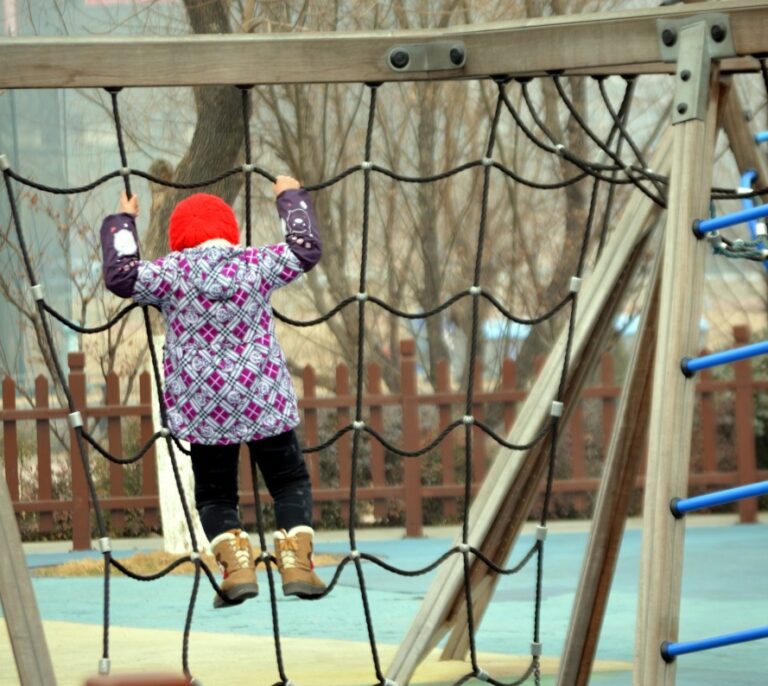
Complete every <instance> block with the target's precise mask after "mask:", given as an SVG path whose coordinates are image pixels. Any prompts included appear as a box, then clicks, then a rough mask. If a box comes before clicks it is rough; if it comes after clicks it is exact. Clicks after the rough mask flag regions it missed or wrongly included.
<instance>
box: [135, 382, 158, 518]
mask: <svg viewBox="0 0 768 686" xmlns="http://www.w3.org/2000/svg"><path fill="white" fill-rule="evenodd" d="M139 403H140V404H141V405H144V406H146V407H147V408H148V409H147V411H146V413H142V415H141V419H140V420H139V426H140V429H139V431H140V436H141V443H142V445H143V444H144V443H146V442H147V441H148V440H149V439H150V438H152V435H153V434H154V433H155V428H154V425H153V423H152V378H151V377H150V375H149V372H142V373H141V375H140V376H139ZM160 440H163V439H160ZM141 492H142V494H143V495H154V496H157V495H158V492H157V455H156V454H155V446H154V445H153V446H152V447H151V448H150V449H149V450H148V451H147V453H146V454H145V455H144V457H143V458H142V460H141ZM144 521H145V523H146V525H147V526H148V527H150V528H151V529H157V528H158V527H159V526H160V503H159V502H158V506H157V507H153V508H145V509H144Z"/></svg>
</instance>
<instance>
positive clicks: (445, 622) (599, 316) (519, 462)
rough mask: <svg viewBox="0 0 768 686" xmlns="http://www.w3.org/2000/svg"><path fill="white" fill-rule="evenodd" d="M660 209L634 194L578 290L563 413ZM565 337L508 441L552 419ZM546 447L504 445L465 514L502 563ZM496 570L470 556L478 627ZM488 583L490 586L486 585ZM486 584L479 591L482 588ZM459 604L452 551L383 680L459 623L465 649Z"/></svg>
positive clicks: (480, 544)
mask: <svg viewBox="0 0 768 686" xmlns="http://www.w3.org/2000/svg"><path fill="white" fill-rule="evenodd" d="M669 146H670V138H669V136H665V137H664V138H663V139H662V141H661V142H660V143H659V146H658V148H657V150H656V153H655V154H654V156H653V159H652V161H651V165H652V167H653V169H656V170H658V171H659V172H660V173H661V174H666V173H667V172H668V169H669V165H668V163H667V157H668V151H669ZM657 212H658V208H657V207H656V206H655V205H654V204H653V203H652V202H651V201H650V200H649V199H648V198H647V197H646V196H645V195H644V194H642V193H641V192H639V191H635V192H634V193H633V195H632V197H631V198H630V201H629V202H628V204H627V207H626V208H625V210H624V213H623V215H622V217H621V218H620V220H619V223H618V225H617V228H616V230H615V231H614V234H613V236H612V238H611V239H610V241H609V242H608V244H607V246H606V249H605V251H604V253H603V256H602V257H601V259H600V260H599V261H598V263H597V264H596V265H595V268H594V270H593V271H592V273H591V274H589V275H588V276H587V277H585V278H584V282H583V284H582V288H581V291H580V294H579V310H578V312H579V316H578V321H577V324H576V330H575V336H574V342H573V348H572V352H571V363H572V364H571V370H570V374H569V379H568V382H567V389H566V403H565V412H566V414H567V412H568V411H569V406H570V407H572V406H573V404H574V401H575V399H576V398H577V397H578V395H579V393H580V391H581V388H582V387H583V384H584V382H585V379H586V377H587V375H588V373H589V371H590V370H591V369H592V368H593V365H594V363H595V362H596V361H597V359H598V358H599V356H600V354H601V353H602V351H603V349H604V342H605V339H606V338H607V337H608V336H609V335H610V333H611V329H612V323H613V320H614V317H615V313H616V310H617V309H618V307H619V305H620V303H621V301H622V299H623V296H624V294H625V292H626V289H627V287H628V284H629V283H630V281H631V279H632V275H633V273H634V267H635V266H636V265H637V264H639V263H640V262H641V261H642V258H643V250H644V245H645V241H646V239H647V237H648V233H649V226H650V225H652V224H653V219H654V217H655V216H656V214H657ZM565 342H566V335H565V333H563V334H561V336H560V338H559V339H558V341H557V342H556V344H555V346H554V347H553V350H552V352H551V353H550V356H549V358H548V360H547V363H546V364H545V366H544V368H543V369H542V372H541V374H540V376H539V379H538V381H537V384H536V386H535V387H534V388H533V390H532V391H531V393H530V394H529V395H528V397H527V399H526V401H525V402H524V403H523V405H522V407H521V409H520V412H519V414H518V417H517V420H516V422H515V424H514V426H513V428H512V430H511V432H510V434H509V436H508V440H509V441H511V442H513V443H518V444H521V443H527V442H530V441H531V440H532V439H533V437H534V436H536V435H537V434H538V433H539V431H540V430H541V428H542V427H543V426H544V424H545V422H547V421H549V419H550V408H551V403H552V400H553V399H554V398H555V394H556V389H557V387H558V384H559V381H560V373H561V367H562V358H563V351H564V349H565ZM546 455H547V452H546V450H545V446H543V445H541V444H539V445H537V446H536V448H534V449H532V450H531V451H529V452H528V453H520V452H514V451H507V450H502V451H500V453H499V454H498V456H497V458H496V460H495V461H494V463H493V466H492V467H491V469H490V470H489V473H488V475H487V477H486V479H485V481H484V483H483V485H482V487H481V489H480V491H479V493H478V495H477V496H476V498H475V500H474V503H473V506H472V509H471V511H470V517H469V536H468V541H469V543H470V545H472V546H474V547H475V548H477V549H479V550H481V551H482V552H483V554H485V555H486V556H487V557H489V558H490V559H492V560H494V561H495V562H496V563H497V564H499V565H504V564H505V563H506V560H507V557H508V556H509V552H510V550H511V548H512V545H513V543H514V541H515V540H516V538H517V536H518V534H519V532H520V529H521V527H522V525H523V523H524V521H525V519H526V518H527V515H528V512H529V511H530V507H531V505H532V503H533V501H534V499H535V498H536V496H537V492H538V487H539V484H540V483H541V479H542V476H543V474H544V472H545V469H546ZM496 579H497V575H496V574H495V573H493V572H492V571H491V570H489V569H488V567H487V566H486V565H485V564H483V563H479V562H478V561H476V560H475V561H474V562H473V564H472V569H471V585H472V588H473V589H478V597H477V598H476V599H475V617H476V620H475V621H476V625H477V624H479V620H480V618H481V617H482V613H483V611H484V609H485V606H486V605H487V601H488V599H489V598H490V596H491V593H490V591H491V590H492V587H493V584H495V582H496ZM488 584H490V588H489V587H488ZM483 589H484V590H483ZM462 611H463V612H464V613H465V612H466V610H465V608H463V564H462V561H461V559H459V558H458V557H457V556H454V557H453V558H452V559H451V560H450V561H448V562H446V563H445V564H444V565H443V566H442V567H441V568H440V572H439V573H438V576H437V577H436V579H435V581H434V582H433V583H432V585H431V587H430V589H429V590H428V592H427V595H426V597H425V599H424V602H423V603H422V607H421V609H420V611H419V613H418V614H417V616H416V618H415V619H414V622H413V624H412V625H411V628H410V630H409V631H408V633H407V635H406V637H405V639H404V640H403V642H402V643H401V646H400V649H399V651H398V653H397V654H396V656H395V658H394V660H393V663H392V665H391V666H390V668H389V671H388V673H387V676H388V678H390V679H392V680H394V681H396V682H397V683H398V684H401V686H404V685H405V684H407V683H408V682H409V680H410V678H411V676H412V675H413V672H414V671H415V669H416V667H417V665H418V664H419V662H420V661H421V659H422V658H423V656H424V655H425V654H426V653H427V652H429V650H431V649H432V648H433V647H434V646H435V645H436V644H437V643H438V641H439V640H440V639H441V638H442V637H443V636H444V635H445V633H446V632H447V631H449V630H450V629H451V628H452V627H454V626H455V627H456V629H455V633H454V637H452V638H451V641H452V643H453V644H454V645H455V648H454V649H453V653H454V654H462V655H463V653H464V652H465V651H466V648H465V647H464V646H465V645H466V643H465V642H464V643H462V642H461V641H462V640H463V639H461V638H460V637H461V636H464V635H465V634H466V628H465V627H466V614H464V615H463V616H462Z"/></svg>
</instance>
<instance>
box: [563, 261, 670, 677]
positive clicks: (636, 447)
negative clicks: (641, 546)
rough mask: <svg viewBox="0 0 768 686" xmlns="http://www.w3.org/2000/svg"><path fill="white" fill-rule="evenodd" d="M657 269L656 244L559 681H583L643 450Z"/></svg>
mask: <svg viewBox="0 0 768 686" xmlns="http://www.w3.org/2000/svg"><path fill="white" fill-rule="evenodd" d="M660 273H661V253H660V252H659V251H658V250H657V253H656V258H655V260H654V267H653V271H652V273H651V276H650V279H649V284H648V291H647V295H646V301H645V305H644V307H643V312H642V314H641V316H640V326H639V328H638V332H637V336H636V338H635V347H634V351H633V353H632V359H631V360H630V363H629V368H628V370H627V376H626V379H625V381H624V387H623V389H622V393H621V398H620V399H619V407H618V411H617V413H616V421H615V423H614V426H613V432H612V434H611V443H610V446H609V447H608V457H607V458H606V461H605V466H604V467H603V475H602V479H601V481H600V490H599V492H598V495H597V502H596V504H595V513H594V515H593V518H592V529H591V532H590V537H589V542H588V544H587V552H586V555H585V558H584V567H583V569H582V573H581V577H580V580H579V586H578V588H577V590H576V600H575V602H574V605H573V610H572V612H571V622H570V626H569V628H568V633H567V634H566V643H565V648H564V650H563V656H562V659H561V662H560V670H559V672H558V676H557V683H558V684H560V686H587V685H588V684H589V678H590V675H591V673H592V665H593V663H594V660H595V653H596V651H597V643H598V639H599V637H600V629H601V627H602V624H603V618H604V616H605V608H606V606H607V604H608V595H609V592H610V589H611V583H612V581H613V574H614V572H615V569H616V561H617V559H618V557H619V548H620V546H621V539H622V536H623V534H624V524H625V522H626V518H627V512H628V510H629V503H630V500H631V497H632V492H633V490H634V487H635V479H636V477H637V474H638V472H639V470H640V465H641V463H642V460H643V457H644V455H645V447H646V439H647V432H648V418H649V414H650V406H651V378H652V371H653V357H654V352H655V349H656V327H657V320H658V308H659V285H660Z"/></svg>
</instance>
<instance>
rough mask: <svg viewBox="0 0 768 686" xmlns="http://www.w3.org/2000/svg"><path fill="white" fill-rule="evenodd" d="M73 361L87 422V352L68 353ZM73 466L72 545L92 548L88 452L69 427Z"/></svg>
mask: <svg viewBox="0 0 768 686" xmlns="http://www.w3.org/2000/svg"><path fill="white" fill-rule="evenodd" d="M67 363H68V364H69V388H70V391H71V393H72V400H73V402H74V405H75V408H77V409H78V410H79V411H80V412H81V413H82V415H83V421H85V416H86V415H85V407H86V391H85V372H84V368H85V355H84V354H83V353H81V352H76V353H69V355H67ZM69 441H70V455H71V456H72V459H71V463H70V469H71V473H72V547H73V548H74V550H89V549H90V547H91V513H90V508H89V505H88V483H87V481H86V478H85V469H84V468H83V464H84V461H85V460H87V459H88V453H87V452H86V454H85V455H83V456H82V459H81V456H80V448H79V446H78V444H77V438H76V436H75V431H74V429H71V428H70V430H69Z"/></svg>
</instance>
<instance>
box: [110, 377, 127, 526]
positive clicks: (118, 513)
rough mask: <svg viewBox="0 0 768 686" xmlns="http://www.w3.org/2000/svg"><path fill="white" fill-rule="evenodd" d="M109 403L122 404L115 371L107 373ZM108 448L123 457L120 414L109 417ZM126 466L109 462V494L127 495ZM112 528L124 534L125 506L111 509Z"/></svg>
mask: <svg viewBox="0 0 768 686" xmlns="http://www.w3.org/2000/svg"><path fill="white" fill-rule="evenodd" d="M106 382H107V405H108V406H117V405H119V404H120V379H119V378H118V377H117V374H115V372H110V373H109V374H107V379H106ZM107 448H108V450H109V452H110V453H111V454H112V455H114V456H115V457H123V429H122V425H121V422H120V416H119V415H114V416H112V415H110V416H109V417H107ZM124 468H125V467H124V466H123V465H121V464H116V463H114V462H110V463H109V494H110V495H111V496H113V497H114V496H122V495H125V476H124V474H123V469H124ZM109 522H110V525H111V526H110V529H111V530H112V533H113V534H115V535H117V534H118V533H120V534H122V533H123V530H124V529H125V510H124V509H123V508H120V509H115V510H110V512H109Z"/></svg>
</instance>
